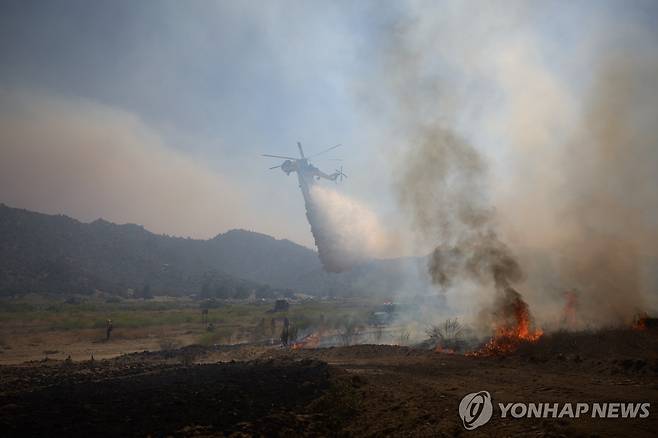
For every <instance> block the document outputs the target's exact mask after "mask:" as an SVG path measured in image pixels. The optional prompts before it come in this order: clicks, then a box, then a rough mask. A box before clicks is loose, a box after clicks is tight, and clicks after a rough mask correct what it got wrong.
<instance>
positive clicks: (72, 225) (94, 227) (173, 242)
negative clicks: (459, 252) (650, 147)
mask: <svg viewBox="0 0 658 438" xmlns="http://www.w3.org/2000/svg"><path fill="white" fill-rule="evenodd" d="M416 264H418V261H417V260H416V259H400V260H392V261H371V262H369V263H366V264H365V265H363V266H359V267H356V268H355V269H353V270H352V271H351V272H347V273H343V274H327V273H325V272H324V271H323V270H322V267H321V265H320V262H319V260H318V257H317V253H316V252H315V251H313V250H311V249H308V248H305V247H303V246H301V245H297V244H295V243H293V242H291V241H289V240H277V239H275V238H273V237H271V236H267V235H265V234H260V233H255V232H251V231H245V230H231V231H228V232H226V233H224V234H219V235H218V236H216V237H215V238H213V239H209V240H197V239H189V238H180V237H171V236H166V235H158V234H154V233H151V232H150V231H148V230H146V229H144V228H143V227H141V226H139V225H134V224H125V225H117V224H113V223H110V222H107V221H105V220H102V219H99V220H96V221H94V222H91V223H83V222H80V221H78V220H75V219H73V218H70V217H67V216H63V215H47V214H42V213H36V212H32V211H28V210H23V209H17V208H11V207H8V206H6V205H4V204H0V295H4V296H7V295H16V294H24V293H29V292H34V293H49V294H71V293H83V294H84V293H91V292H93V291H95V290H101V291H103V292H108V293H115V294H121V295H124V294H128V293H135V294H137V295H139V294H141V293H145V294H147V295H149V294H172V295H188V294H203V295H206V296H217V297H242V296H248V295H249V294H250V293H251V292H252V291H257V292H258V294H260V295H267V294H268V293H270V291H271V289H279V290H285V289H292V290H295V291H298V292H304V293H308V294H313V295H348V294H373V293H377V294H388V295H392V294H393V293H394V292H395V290H397V289H398V288H400V287H403V277H404V273H405V272H407V271H408V269H410V266H412V265H416Z"/></svg>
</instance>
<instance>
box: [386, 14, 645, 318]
mask: <svg viewBox="0 0 658 438" xmlns="http://www.w3.org/2000/svg"><path fill="white" fill-rule="evenodd" d="M506 6H508V7H506ZM499 7H500V8H499ZM499 9H500V11H499ZM540 12H541V11H539V12H537V15H535V14H534V13H533V12H531V11H528V10H525V8H523V7H522V6H521V7H519V5H515V4H514V3H505V4H499V5H497V6H496V7H492V8H480V6H476V7H474V8H472V7H470V6H468V5H466V4H464V3H462V2H456V3H450V2H448V3H447V5H442V6H441V7H436V8H435V7H433V5H432V4H431V3H422V2H420V3H412V5H411V7H410V11H409V16H408V17H407V19H405V20H404V21H403V22H401V23H398V24H397V25H396V27H395V29H393V30H392V32H391V35H392V36H391V39H390V41H389V44H388V46H387V53H386V56H387V58H386V59H387V63H386V65H387V68H386V69H385V75H384V77H382V78H381V80H380V81H379V82H377V83H376V84H377V86H378V87H379V88H378V90H377V91H375V93H377V92H379V94H382V95H384V96H386V97H385V98H381V99H380V102H382V103H383V104H390V107H389V109H390V116H391V117H390V119H389V120H387V123H388V124H389V125H390V126H391V127H392V129H390V130H389V132H388V133H387V135H388V136H389V137H390V139H391V140H390V143H391V144H393V145H394V147H392V148H391V151H399V150H403V151H404V152H403V153H398V155H397V158H398V159H397V161H396V162H397V163H398V166H397V168H396V169H394V173H395V175H397V176H398V179H397V183H396V189H397V191H398V193H399V195H400V196H399V197H400V200H401V206H402V207H403V209H405V210H406V211H407V212H409V213H410V214H411V218H412V225H413V228H414V230H415V231H416V235H417V243H418V248H420V249H421V251H422V250H424V249H425V248H426V245H427V244H428V243H429V242H432V243H434V244H435V246H436V248H435V249H434V250H433V251H432V255H431V258H430V264H429V272H430V274H431V276H432V278H433V281H434V282H435V284H436V285H437V286H438V287H439V288H440V289H442V290H449V289H452V290H455V291H460V290H462V289H463V286H464V282H471V283H475V284H477V285H479V286H480V289H481V292H482V291H486V290H490V291H491V292H493V294H490V295H488V296H487V295H482V294H481V295H479V296H478V298H477V300H478V301H481V303H480V306H485V307H486V306H490V305H491V304H493V306H494V309H495V308H500V307H501V306H500V302H503V303H504V302H505V301H506V300H507V301H509V300H510V299H516V298H518V297H517V296H516V295H515V294H516V293H517V292H516V291H515V290H514V289H513V287H515V285H517V286H518V287H519V289H522V290H523V291H524V296H525V298H527V300H528V302H529V303H530V308H531V309H532V310H533V312H534V313H536V314H537V315H538V317H539V316H541V317H542V325H543V324H544V323H546V324H547V325H550V324H551V323H553V322H555V324H556V325H557V324H558V322H557V321H559V320H560V318H561V315H560V313H561V311H562V309H563V307H564V305H565V292H567V291H572V292H573V294H575V296H577V316H576V319H577V321H578V325H579V326H581V327H585V326H602V325H610V324H619V323H628V322H629V321H630V320H631V319H632V317H633V315H634V314H635V313H636V312H638V311H640V310H643V309H645V310H646V309H647V303H648V302H649V303H650V304H654V306H655V304H656V303H658V300H657V299H656V290H655V289H656V287H657V286H658V282H657V281H656V279H657V278H658V275H657V272H658V263H657V261H658V254H657V252H656V248H657V247H658V246H657V245H656V243H657V242H658V196H656V195H655V187H658V172H657V171H656V169H658V131H657V130H656V129H655V127H656V126H658V106H657V105H656V104H655V102H658V49H656V47H658V45H656V41H655V40H656V37H655V34H654V33H651V32H649V33H647V32H645V31H643V30H642V29H636V28H632V27H630V26H627V25H626V24H625V23H623V22H622V21H619V20H617V19H607V18H606V17H605V16H604V15H598V16H596V17H595V18H593V19H592V21H591V22H590V23H589V24H588V26H587V27H579V26H578V24H577V23H575V21H577V20H574V23H570V25H573V26H574V28H573V29H572V30H573V31H574V32H576V33H579V35H580V38H579V40H580V41H582V42H583V44H582V47H577V48H573V47H572V48H569V49H568V50H567V48H566V47H563V48H562V50H561V51H560V52H555V51H554V52H550V53H552V54H553V55H555V56H554V57H553V58H550V60H549V59H548V58H546V53H545V52H542V50H543V49H544V48H545V47H547V46H548V47H550V45H549V44H547V43H545V42H544V43H543V44H545V46H542V44H541V43H540V41H539V39H540V36H539V32H540V30H544V28H542V27H541V26H539V24H538V23H540V22H541V19H542V18H541V17H540V15H541V14H540ZM542 17H543V15H542ZM610 35H614V36H615V41H612V40H611V39H610ZM583 60H586V61H583ZM556 66H562V67H564V71H559V68H557V67H556ZM382 91H383V92H382ZM387 99H388V100H387ZM492 158H493V160H492ZM493 206H496V208H493ZM503 236H504V237H503ZM503 242H505V243H503ZM513 253H514V254H516V255H517V257H516V258H515V257H514V256H513V255H512V254H513ZM521 266H523V270H522V269H521ZM489 286H490V287H489ZM492 295H493V300H491V298H492ZM647 298H649V301H648V300H647ZM484 303H486V304H484ZM474 304H475V305H477V304H478V303H474ZM502 307H505V306H504V305H503V306H502ZM649 310H651V309H649ZM493 313H495V312H493Z"/></svg>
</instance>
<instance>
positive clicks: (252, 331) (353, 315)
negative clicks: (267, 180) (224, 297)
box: [0, 299, 373, 345]
mask: <svg viewBox="0 0 658 438" xmlns="http://www.w3.org/2000/svg"><path fill="white" fill-rule="evenodd" d="M215 304H216V305H213V306H211V307H208V306H204V303H203V302H201V303H200V302H198V301H193V300H190V299H175V300H174V299H172V300H120V301H110V302H107V301H104V300H95V301H94V300H85V301H81V302H73V303H66V302H61V301H57V302H54V301H52V300H50V301H49V300H43V301H32V302H17V301H8V300H6V301H0V329H3V330H7V329H9V330H13V329H18V328H21V329H29V331H30V332H39V331H51V330H83V329H97V330H103V329H104V328H105V326H106V321H107V319H111V320H112V323H113V325H114V329H115V333H117V334H118V333H120V332H121V330H123V329H139V328H148V327H152V328H157V327H159V326H162V327H165V326H181V325H188V326H190V331H191V333H196V334H198V336H199V338H198V341H197V342H199V343H200V344H204V345H211V344H217V343H235V342H244V341H262V340H266V339H271V338H275V339H277V338H278V337H279V334H280V332H281V327H282V323H283V318H284V317H287V318H288V319H289V321H290V325H291V332H292V333H299V334H305V333H306V332H308V331H310V330H315V328H323V329H341V328H342V327H344V326H345V324H346V321H347V322H350V324H353V322H354V321H359V322H360V321H364V322H365V321H367V316H368V314H369V313H370V312H371V311H372V309H373V303H369V302H367V301H355V300H349V301H348V300H341V301H307V302H303V303H295V304H292V305H291V306H290V309H289V310H288V311H285V312H271V309H272V307H273V303H272V302H256V303H247V302H238V303H235V302H218V303H215ZM202 307H205V308H207V312H208V313H207V320H206V321H205V322H204V316H203V315H202Z"/></svg>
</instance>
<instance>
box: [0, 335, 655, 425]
mask: <svg viewBox="0 0 658 438" xmlns="http://www.w3.org/2000/svg"><path fill="white" fill-rule="evenodd" d="M651 345H653V344H651ZM538 351H539V352H538V353H535V354H528V353H527V352H526V353H524V354H517V355H515V356H514V357H506V358H474V357H465V356H460V355H447V354H441V353H434V352H430V351H422V350H414V349H411V348H405V347H393V346H368V345H363V346H353V347H340V348H329V349H319V350H298V351H290V350H282V349H278V348H264V347H261V348H256V347H243V348H236V347H230V348H229V347H216V348H209V349H206V348H202V347H188V348H187V349H183V350H178V351H174V352H165V353H142V354H133V355H128V356H123V357H120V358H117V359H112V360H106V361H96V362H94V363H91V362H81V363H73V364H66V363H62V362H52V361H49V362H46V363H35V364H25V365H21V366H9V367H0V379H1V380H0V382H1V384H2V395H1V396H0V425H1V426H2V428H3V430H5V431H9V432H10V433H9V435H22V436H25V435H27V434H29V435H34V434H35V433H36V434H40V435H49V436H53V435H55V434H58V433H60V434H61V433H64V434H67V435H77V436H99V435H105V436H131V435H132V436H146V435H147V434H153V435H164V434H173V435H179V436H193V435H208V436H218V435H222V434H224V435H230V434H237V435H240V434H246V435H281V436H297V435H310V436H316V435H344V436H383V435H389V436H456V435H462V436H515V435H523V436H655V434H656V431H658V412H654V411H655V409H656V407H657V406H658V362H656V358H655V350H645V352H646V354H644V355H643V356H641V357H640V356H637V355H636V356H637V357H635V358H633V357H632V356H628V355H621V354H619V355H617V356H609V353H608V352H606V353H605V354H603V355H599V356H597V355H595V354H591V355H590V356H589V357H581V356H580V355H577V354H576V355H572V354H567V355H548V356H547V355H544V354H543V350H538ZM631 353H632V352H631ZM636 353H637V352H636ZM186 357H187V358H188V359H185V358H186ZM190 357H192V358H194V360H195V362H196V363H197V364H195V365H183V364H181V363H180V362H181V361H185V360H188V361H189V360H190V359H189V358H190ZM230 357H235V358H237V359H244V360H246V361H243V362H233V363H231V362H228V363H213V362H217V360H219V359H221V360H226V359H228V358H230ZM252 358H258V359H257V360H247V359H252ZM198 362H204V364H198ZM479 390H487V391H489V392H491V394H492V397H493V400H494V403H498V402H516V401H519V402H561V403H564V402H574V403H575V402H596V401H598V402H606V401H607V402H614V401H616V402H650V403H651V415H650V416H649V418H646V419H639V418H636V419H592V418H579V419H568V418H567V419H501V418H497V415H494V417H493V418H492V420H491V421H490V422H489V423H488V424H486V425H484V426H482V427H481V428H479V429H477V430H475V431H466V430H464V428H463V426H462V424H461V419H460V418H459V416H458V413H457V406H458V405H459V401H460V400H461V398H462V397H463V396H464V395H465V394H466V393H469V392H474V391H479Z"/></svg>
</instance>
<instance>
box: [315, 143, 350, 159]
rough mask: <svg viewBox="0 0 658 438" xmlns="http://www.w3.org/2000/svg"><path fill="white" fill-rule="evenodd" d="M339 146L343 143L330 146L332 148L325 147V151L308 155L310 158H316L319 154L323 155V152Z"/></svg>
mask: <svg viewBox="0 0 658 438" xmlns="http://www.w3.org/2000/svg"><path fill="white" fill-rule="evenodd" d="M338 146H342V145H341V144H337V145H336V146H332V147H330V148H327V149H325V150H323V151H320V152H318V153H317V154H314V155H311V156H310V157H308V158H314V157H317V156H318V155H322V154H324V153H325V152H329V151H330V150H333V149H336V148H337V147H338Z"/></svg>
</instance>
